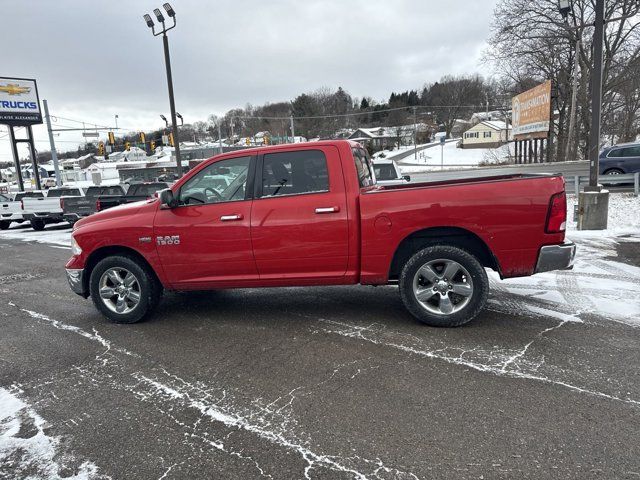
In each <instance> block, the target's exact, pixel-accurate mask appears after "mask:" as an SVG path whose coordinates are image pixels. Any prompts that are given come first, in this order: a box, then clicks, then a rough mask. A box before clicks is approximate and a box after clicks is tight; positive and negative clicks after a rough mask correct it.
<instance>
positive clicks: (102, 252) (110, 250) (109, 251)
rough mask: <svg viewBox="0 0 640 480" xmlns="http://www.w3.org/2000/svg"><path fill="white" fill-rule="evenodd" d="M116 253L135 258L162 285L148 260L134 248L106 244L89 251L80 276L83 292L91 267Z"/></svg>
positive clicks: (85, 288) (87, 283) (85, 289)
mask: <svg viewBox="0 0 640 480" xmlns="http://www.w3.org/2000/svg"><path fill="white" fill-rule="evenodd" d="M116 255H122V256H126V257H130V258H132V259H134V260H136V261H137V262H139V263H140V265H141V266H142V267H143V268H145V269H146V270H147V271H148V272H149V274H150V275H152V276H153V278H154V279H155V281H156V282H157V283H158V285H162V282H161V281H160V278H159V277H158V274H157V273H156V271H155V270H154V268H153V267H152V266H151V264H150V263H149V261H148V260H147V259H146V258H145V257H144V256H143V255H142V254H141V253H140V252H138V251H136V250H134V249H133V248H130V247H125V246H122V245H108V246H105V247H101V248H97V249H96V250H95V251H93V252H91V255H89V257H88V258H87V261H86V262H85V267H84V275H83V278H82V283H83V288H84V291H85V292H89V285H90V283H89V280H90V278H91V273H92V272H93V269H94V268H95V266H96V265H97V264H98V262H100V261H101V260H104V259H105V258H107V257H113V256H116Z"/></svg>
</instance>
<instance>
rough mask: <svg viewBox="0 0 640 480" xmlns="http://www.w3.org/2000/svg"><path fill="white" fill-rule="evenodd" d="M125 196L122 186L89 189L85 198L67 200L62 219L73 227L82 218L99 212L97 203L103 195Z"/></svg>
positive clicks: (103, 186) (102, 186)
mask: <svg viewBox="0 0 640 480" xmlns="http://www.w3.org/2000/svg"><path fill="white" fill-rule="evenodd" d="M124 194H125V192H124V188H122V187H121V186H120V185H109V186H105V185H101V186H94V187H89V188H87V191H86V193H85V195H84V197H71V198H65V200H64V205H63V208H62V218H63V219H64V220H65V221H67V222H69V223H70V224H71V225H73V224H75V223H76V222H77V221H78V220H80V219H81V218H84V217H88V216H89V215H93V214H94V213H96V212H97V211H98V210H97V205H96V203H97V200H98V198H99V197H100V196H101V195H105V196H110V197H118V196H119V197H122V196H124Z"/></svg>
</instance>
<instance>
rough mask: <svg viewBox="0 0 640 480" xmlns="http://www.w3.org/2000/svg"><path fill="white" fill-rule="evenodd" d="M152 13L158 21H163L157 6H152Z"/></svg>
mask: <svg viewBox="0 0 640 480" xmlns="http://www.w3.org/2000/svg"><path fill="white" fill-rule="evenodd" d="M153 13H154V15H155V16H156V18H157V19H158V21H159V22H160V23H164V17H163V16H162V12H161V11H160V9H159V8H154V9H153Z"/></svg>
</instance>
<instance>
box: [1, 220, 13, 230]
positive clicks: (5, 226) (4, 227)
mask: <svg viewBox="0 0 640 480" xmlns="http://www.w3.org/2000/svg"><path fill="white" fill-rule="evenodd" d="M10 225H11V222H9V221H8V220H2V221H0V230H7V229H8V228H9V226H10Z"/></svg>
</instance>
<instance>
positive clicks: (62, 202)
mask: <svg viewBox="0 0 640 480" xmlns="http://www.w3.org/2000/svg"><path fill="white" fill-rule="evenodd" d="M60 209H61V210H64V199H63V198H61V199H60Z"/></svg>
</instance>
